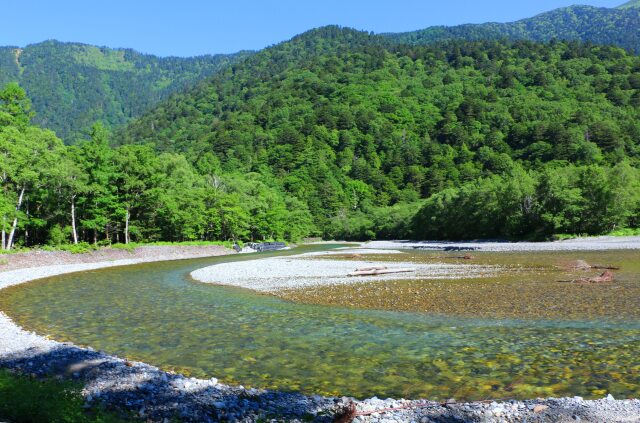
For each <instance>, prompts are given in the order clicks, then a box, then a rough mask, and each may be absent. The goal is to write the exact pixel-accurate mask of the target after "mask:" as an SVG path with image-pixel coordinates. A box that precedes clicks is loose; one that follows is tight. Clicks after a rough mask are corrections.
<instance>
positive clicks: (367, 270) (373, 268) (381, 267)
mask: <svg viewBox="0 0 640 423" xmlns="http://www.w3.org/2000/svg"><path fill="white" fill-rule="evenodd" d="M387 269H388V267H387V266H371V267H363V268H361V269H356V272H370V271H372V270H387Z"/></svg>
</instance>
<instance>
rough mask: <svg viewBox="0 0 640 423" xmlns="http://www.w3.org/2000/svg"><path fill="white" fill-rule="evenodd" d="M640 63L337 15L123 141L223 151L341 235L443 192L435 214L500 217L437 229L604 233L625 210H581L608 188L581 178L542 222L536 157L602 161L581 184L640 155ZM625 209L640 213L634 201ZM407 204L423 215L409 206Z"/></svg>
mask: <svg viewBox="0 0 640 423" xmlns="http://www.w3.org/2000/svg"><path fill="white" fill-rule="evenodd" d="M639 72H640V59H638V57H636V56H633V55H630V54H628V53H626V52H625V51H624V50H622V49H619V48H615V47H599V46H592V45H588V44H580V43H575V42H557V41H554V42H551V43H549V44H537V43H532V42H528V41H517V42H498V41H481V42H448V43H444V44H438V45H436V46H411V47H408V46H404V45H396V44H394V43H391V42H389V40H388V39H387V38H384V37H377V36H372V35H370V34H367V33H362V32H357V31H353V30H349V29H342V28H338V27H326V28H320V29H318V30H314V31H311V32H309V33H306V34H303V35H301V36H298V37H295V38H294V39H292V40H291V41H289V42H286V43H283V44H280V45H278V46H275V47H272V48H269V49H266V50H264V51H262V52H259V53H257V54H256V55H254V56H252V57H251V58H250V59H248V60H247V61H245V62H243V63H242V64H239V65H236V66H234V67H233V69H232V71H229V72H226V73H223V74H221V75H219V76H214V77H213V78H212V79H210V80H209V81H207V82H206V83H203V84H200V85H199V86H198V87H197V88H195V89H193V90H191V91H189V92H187V93H184V94H180V95H177V96H175V97H174V98H173V99H172V101H171V102H167V103H164V104H163V105H162V107H160V108H157V109H156V110H154V111H153V112H151V113H149V114H147V115H145V116H143V117H142V118H141V119H139V120H138V121H136V122H134V123H133V124H132V125H131V126H130V127H129V128H128V130H127V131H126V132H124V133H122V134H118V137H117V138H118V139H119V140H120V141H121V142H124V143H146V144H151V145H154V146H155V148H156V149H157V150H159V151H163V152H171V153H176V152H177V153H180V154H184V155H185V156H186V157H187V158H189V159H190V160H192V161H194V160H198V157H200V155H201V154H203V152H206V153H207V154H210V153H212V152H213V153H215V155H216V163H217V166H219V169H221V171H222V173H221V174H224V173H234V174H237V173H238V172H241V173H242V174H244V175H259V176H258V181H259V180H260V179H264V178H266V180H268V181H269V182H268V183H267V185H269V186H270V187H277V186H280V187H282V188H283V189H284V191H285V192H286V193H288V195H293V196H295V197H296V199H297V201H298V202H300V203H302V204H306V206H307V207H308V209H309V212H310V214H311V216H312V222H313V223H314V224H315V225H316V227H317V231H318V232H319V233H321V234H323V235H324V236H326V237H330V238H334V237H337V238H346V239H370V238H373V237H404V236H408V235H409V230H408V229H407V228H410V225H404V226H403V225H397V224H393V223H391V222H389V221H388V220H390V219H385V218H382V217H380V216H378V215H379V214H383V215H384V214H385V213H388V214H392V213H390V212H386V210H387V208H388V207H398V209H402V210H410V209H411V207H410V206H405V205H411V204H415V203H416V202H418V201H419V200H420V199H421V198H430V197H432V196H434V195H435V196H437V197H432V198H434V199H433V200H431V201H428V202H427V204H426V205H425V207H427V208H429V209H430V210H431V212H430V213H434V214H435V215H438V216H440V215H442V216H445V215H448V214H449V212H450V209H451V208H452V207H454V208H455V207H460V208H461V210H467V211H468V210H469V209H470V208H473V207H474V205H482V204H483V203H487V204H488V205H490V206H491V207H489V208H490V209H491V210H494V209H496V210H499V212H500V216H499V218H498V219H493V218H492V216H491V215H487V214H484V213H483V211H486V208H482V207H480V208H478V211H476V212H474V214H473V215H457V214H456V213H455V212H454V213H453V215H452V216H457V219H458V220H455V219H453V217H451V218H450V219H449V220H446V222H447V225H448V226H452V227H454V228H453V229H451V230H450V231H449V232H442V231H440V230H439V229H438V230H434V231H433V232H429V234H430V236H437V237H443V236H446V237H460V238H467V237H486V236H498V235H500V236H508V237H523V236H528V235H529V234H530V233H531V232H534V233H538V232H543V233H547V232H549V231H557V230H558V228H563V227H572V228H573V227H578V226H581V227H580V230H581V231H586V232H588V233H602V232H603V231H609V230H611V228H612V226H613V225H614V224H615V223H614V222H620V221H624V220H626V219H627V218H622V219H621V218H619V217H620V216H619V215H618V214H616V215H615V216H613V215H611V216H609V217H607V219H609V220H608V221H601V222H597V221H596V219H598V218H599V217H598V216H597V215H589V216H583V215H581V214H579V213H578V214H576V213H574V211H576V210H573V209H572V207H574V208H575V207H578V208H580V207H582V206H578V205H576V204H575V203H572V200H571V196H572V195H574V194H576V192H577V191H575V190H576V189H581V196H582V197H581V198H582V199H581V200H580V201H582V202H589V201H591V202H593V203H594V204H596V203H597V204H602V201H605V198H604V197H601V194H602V192H601V191H602V190H601V189H600V188H602V187H600V188H598V187H597V186H592V187H586V186H585V187H582V188H579V185H580V181H578V180H577V179H575V178H570V179H569V180H568V181H567V185H566V186H552V187H550V188H553V189H557V190H560V191H561V192H562V195H563V196H566V197H564V198H565V199H566V201H568V202H569V203H570V205H568V206H567V208H563V207H560V206H558V207H559V208H556V209H554V210H556V211H557V214H554V213H553V212H552V213H551V215H549V214H544V215H541V216H539V217H538V218H537V219H538V220H536V221H534V220H532V219H533V216H534V214H535V212H536V210H534V209H531V208H529V207H526V208H524V209H523V205H522V204H521V203H520V202H521V201H522V200H523V198H525V197H526V198H528V197H533V194H534V191H535V190H536V189H538V187H539V185H540V184H541V183H542V182H540V181H544V178H543V177H542V176H540V175H538V174H537V173H536V172H535V169H541V168H544V167H545V166H547V165H549V166H551V165H552V164H553V163H565V164H570V165H572V166H576V167H584V166H586V167H588V166H592V167H590V168H589V169H592V170H593V171H594V172H596V173H595V174H594V175H593V178H592V179H590V178H589V177H586V176H585V178H584V184H586V183H587V181H592V182H593V183H594V184H595V183H596V181H598V178H599V176H598V175H600V174H601V173H607V172H608V171H609V170H608V169H610V168H611V167H612V166H614V165H615V164H616V163H619V162H621V161H623V160H625V158H628V159H629V166H630V167H631V168H636V167H637V165H638V159H639V157H640V156H639V152H640V150H639V147H638V140H640V126H638V124H637V122H638V118H640V116H639V110H640V109H638V107H636V106H634V105H633V104H632V101H631V99H632V98H633V95H635V91H636V89H635V88H633V87H632V83H631V82H630V81H635V79H636V78H635V75H636V74H637V73H639ZM636 82H640V81H635V82H633V84H635V83H636ZM212 122H214V123H213V124H212ZM596 169H599V170H596ZM598 172H600V173H598ZM245 177H246V176H245ZM247 178H249V179H251V180H252V182H251V183H252V184H258V183H259V182H253V181H254V179H255V178H253V177H247ZM600 182H603V183H604V180H603V179H602V178H601V177H600ZM607 183H608V182H607ZM599 190H600V191H599ZM587 192H589V193H590V194H589V195H590V196H591V197H589V196H587ZM602 195H604V194H602ZM611 195H614V194H611ZM615 195H618V196H620V195H621V193H620V192H618V193H617V194H615ZM265 198H269V197H268V196H265ZM436 199H438V200H437V201H436ZM505 200H506V201H505ZM541 201H542V200H541ZM238 204H242V205H245V208H247V209H249V210H251V213H250V215H261V209H264V208H265V205H263V204H259V203H257V202H255V201H253V200H252V198H245V199H242V200H239V201H238ZM620 204H622V203H620ZM493 206H495V207H493ZM550 206H551V205H550ZM278 207H279V206H278V205H277V204H271V205H270V206H269V207H267V208H266V209H272V208H276V209H277V208H278ZM621 208H622V209H624V210H625V212H620V213H621V214H624V213H627V215H633V214H634V213H636V211H635V210H634V209H633V207H632V205H631V203H624V205H622V206H621ZM414 212H415V210H414ZM238 213H239V209H238V210H236V211H235V212H234V213H233V214H234V216H235V215H239V214H238ZM545 213H546V212H545ZM261 216H263V217H264V215H261ZM395 216H396V218H397V219H398V220H401V221H403V220H404V221H409V220H411V219H410V218H411V216H410V215H409V212H406V213H403V214H400V215H395ZM430 216H431V215H430ZM627 217H630V216H627ZM430 218H432V217H430ZM588 219H591V220H588ZM436 220H437V221H439V222H440V221H443V222H444V221H445V220H440V219H439V218H438V219H436ZM632 220H634V219H629V222H631V221H632ZM577 221H581V223H580V225H578V224H577V223H576V222H577ZM264 222H265V223H268V226H269V227H272V228H273V229H274V231H275V236H270V235H271V234H266V232H268V231H266V229H265V228H266V227H252V226H251V225H249V226H248V227H247V226H245V228H246V229H248V230H249V232H250V233H253V232H254V231H255V230H256V229H257V230H258V231H259V232H261V233H262V234H263V235H265V234H266V235H267V236H268V237H275V238H277V237H278V235H277V233H278V226H277V225H278V223H277V222H275V221H273V220H268V219H265V220H264ZM629 224H634V223H629ZM380 225H382V226H380ZM382 227H384V228H385V229H382ZM390 227H392V228H394V229H393V230H391V229H389V228H390ZM553 228H556V229H553ZM439 231H440V232H439ZM231 235H232V234H231V233H230V232H229V231H226V233H225V236H231ZM424 235H425V236H426V233H425V234H424ZM253 237H257V236H256V233H253Z"/></svg>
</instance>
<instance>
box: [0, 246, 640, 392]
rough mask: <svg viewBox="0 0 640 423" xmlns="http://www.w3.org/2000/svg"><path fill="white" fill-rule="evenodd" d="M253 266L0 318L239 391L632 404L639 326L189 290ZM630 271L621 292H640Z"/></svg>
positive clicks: (44, 296)
mask: <svg viewBox="0 0 640 423" xmlns="http://www.w3.org/2000/svg"><path fill="white" fill-rule="evenodd" d="M317 248H320V247H316V249H317ZM322 248H326V247H322ZM312 249H313V248H306V249H299V250H297V251H295V252H302V251H309V250H312ZM530 254H531V255H532V256H535V254H538V253H530ZM620 254H622V255H623V256H624V255H629V254H631V253H620ZM633 254H636V255H635V256H631V259H629V257H627V256H624V257H626V258H625V259H629V260H631V261H632V258H633V257H637V253H633ZM250 258H255V257H250V256H243V257H241V256H233V257H220V258H210V259H199V260H189V261H180V262H164V263H154V264H147V265H137V266H130V267H122V268H113V269H104V270H99V271H91V272H86V273H80V274H73V275H66V276H61V277H56V278H50V279H46V280H43V281H38V282H34V283H30V284H26V285H23V286H19V287H13V288H11V289H8V290H5V291H2V293H0V309H2V310H5V311H6V312H7V313H8V314H9V315H10V316H12V317H13V318H14V319H15V320H16V322H17V323H19V324H21V325H23V326H25V327H26V328H28V329H32V330H36V331H38V332H40V333H46V334H50V335H51V336H53V337H54V338H56V339H59V340H70V341H73V342H75V343H78V344H81V345H91V346H93V347H94V348H96V349H102V350H105V351H107V352H109V353H113V354H118V355H122V356H127V357H129V358H132V359H137V360H142V361H146V362H149V363H152V364H155V365H159V366H161V367H164V368H169V369H176V370H179V371H186V372H188V373H190V374H191V375H193V376H197V377H211V376H215V377H218V378H220V379H221V380H222V381H225V382H229V383H237V384H243V385H244V386H247V387H248V386H253V387H263V388H279V389H284V390H294V391H303V392H305V393H317V394H329V395H351V396H356V397H360V398H362V397H368V396H373V395H376V396H378V397H382V398H384V397H388V396H391V397H405V398H408V397H412V398H416V397H429V398H433V399H444V398H451V397H455V398H458V399H485V398H532V397H536V396H567V395H582V396H585V397H601V396H603V395H605V394H606V393H611V394H613V395H614V396H615V397H628V396H636V397H637V396H640V358H639V354H638V353H637V352H638V351H640V319H638V318H637V314H636V317H635V318H627V317H628V316H633V315H634V313H630V314H629V313H626V311H625V310H620V312H621V314H622V315H623V316H624V317H625V319H624V321H622V320H620V319H610V318H606V317H603V316H602V315H601V313H595V314H594V318H592V319H581V320H575V319H574V320H552V319H549V318H546V319H541V318H538V319H534V318H531V316H530V314H526V316H527V318H526V319H525V318H521V319H515V318H498V317H486V316H483V317H482V318H470V317H468V316H456V315H454V314H450V315H443V314H437V315H436V314H426V313H413V312H396V311H376V310H370V309H357V308H353V309H350V308H339V307H335V306H333V307H332V306H323V305H312V304H298V303H292V302H289V301H284V300H281V299H278V298H274V297H271V296H267V295H258V294H254V293H253V292H250V291H246V290H241V289H235V288H228V287H219V286H212V285H205V284H200V283H194V282H192V281H190V280H189V278H188V274H189V272H190V271H192V270H194V269H197V268H200V267H203V266H206V265H209V264H214V263H219V262H224V261H228V260H245V259H250ZM482 260H485V261H487V262H491V261H492V260H493V261H500V260H502V259H500V258H497V256H496V255H493V259H492V256H491V255H488V256H485V257H484V258H483V259H482ZM247 265H248V266H251V263H247ZM635 269H636V270H635V273H632V274H628V275H627V276H626V277H627V278H628V281H627V282H625V283H628V284H630V285H631V286H636V287H637V285H638V284H640V277H638V276H639V275H640V271H639V270H638V269H637V268H635ZM509 277H510V278H511V277H512V276H509ZM497 282H498V281H496V283H497ZM414 283H417V282H414ZM634 284H635V285H634ZM585 292H586V291H585ZM632 301H633V299H632ZM620 304H625V306H626V307H629V306H632V305H633V302H622V303H620ZM636 306H640V304H637V303H636ZM540 317H545V316H544V313H543V312H542V311H541V316H540ZM547 317H548V316H547Z"/></svg>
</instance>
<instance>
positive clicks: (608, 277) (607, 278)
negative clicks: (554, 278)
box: [558, 270, 614, 283]
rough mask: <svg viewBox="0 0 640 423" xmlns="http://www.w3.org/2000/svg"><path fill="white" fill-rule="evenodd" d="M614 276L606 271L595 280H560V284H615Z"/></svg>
mask: <svg viewBox="0 0 640 423" xmlns="http://www.w3.org/2000/svg"><path fill="white" fill-rule="evenodd" d="M613 280H614V276H613V272H612V271H610V270H606V271H605V272H604V273H602V274H601V275H600V276H595V277H593V278H582V279H573V280H559V281H558V282H566V283H609V282H613Z"/></svg>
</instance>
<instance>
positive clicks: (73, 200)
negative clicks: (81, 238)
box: [71, 195, 78, 244]
mask: <svg viewBox="0 0 640 423" xmlns="http://www.w3.org/2000/svg"><path fill="white" fill-rule="evenodd" d="M71 232H72V234H73V243H74V244H77V243H78V231H77V230H76V196H75V195H74V196H73V197H71Z"/></svg>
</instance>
